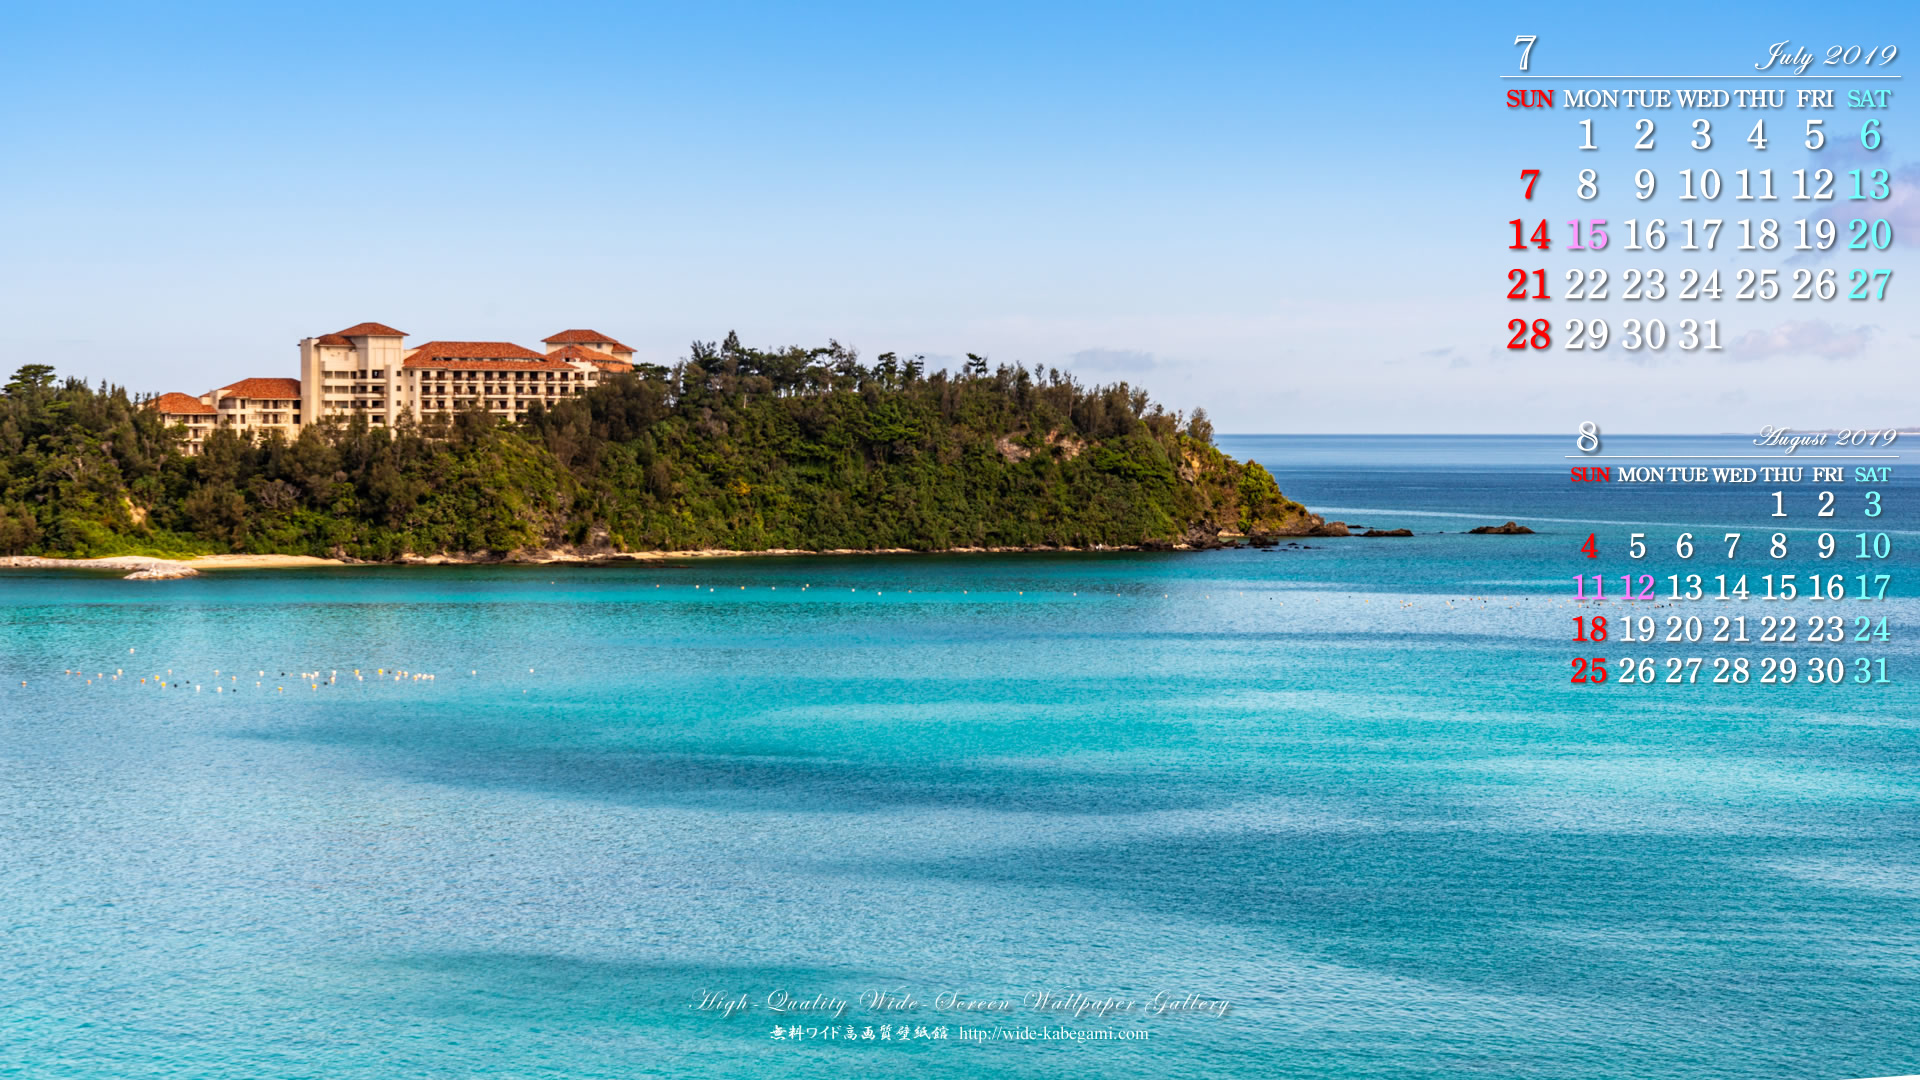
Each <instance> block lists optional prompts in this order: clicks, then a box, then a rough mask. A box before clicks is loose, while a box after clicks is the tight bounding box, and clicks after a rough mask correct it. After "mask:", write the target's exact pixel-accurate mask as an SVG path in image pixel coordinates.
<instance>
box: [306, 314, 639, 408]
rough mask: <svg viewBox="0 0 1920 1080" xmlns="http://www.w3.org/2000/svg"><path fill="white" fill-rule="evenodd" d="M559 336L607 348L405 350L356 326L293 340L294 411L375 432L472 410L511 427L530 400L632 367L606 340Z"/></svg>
mask: <svg viewBox="0 0 1920 1080" xmlns="http://www.w3.org/2000/svg"><path fill="white" fill-rule="evenodd" d="M568 335H572V336H580V337H583V339H584V341H590V342H592V343H596V344H597V345H601V346H611V348H598V349H597V351H598V352H599V353H600V354H601V356H600V358H599V359H595V358H592V357H586V356H574V355H567V356H560V355H556V354H557V353H558V352H560V351H561V350H555V353H548V354H543V353H539V352H535V351H534V350H532V349H529V348H527V347H526V346H524V345H517V344H515V343H513V342H511V341H441V340H435V341H429V342H427V343H425V344H423V345H416V346H414V347H412V348H408V347H407V346H406V345H404V344H403V339H404V338H405V336H406V335H405V334H403V333H402V332H401V331H399V330H395V329H394V328H392V327H390V326H387V325H386V324H384V323H377V322H363V323H360V324H358V325H356V326H351V327H348V328H347V329H345V330H341V331H337V332H335V333H332V334H322V335H319V336H317V337H311V338H307V339H306V340H304V341H302V342H301V343H300V382H301V386H302V388H303V395H302V399H301V406H302V410H303V412H304V413H305V415H307V416H312V417H316V418H324V417H328V416H365V417H366V418H367V420H368V422H369V423H373V424H383V425H392V424H397V423H399V422H400V417H401V416H402V415H403V414H408V413H410V414H412V415H413V416H414V417H415V418H416V419H425V418H427V417H431V416H435V415H441V416H444V415H449V414H452V413H455V412H458V411H460V410H462V409H475V408H477V409H485V410H486V411H488V412H490V413H492V414H494V415H495V416H498V417H500V418H501V419H504V420H520V419H524V418H525V417H526V415H527V410H528V409H529V408H531V407H532V405H533V403H534V402H536V401H537V402H542V403H551V402H553V401H556V400H559V399H560V398H563V397H569V396H572V395H575V394H584V393H586V391H587V389H588V388H589V387H592V386H595V385H597V384H598V383H599V382H600V380H601V379H602V378H603V377H605V376H606V375H609V374H613V373H615V372H619V371H631V370H632V365H631V362H630V360H628V359H627V358H630V357H631V356H632V354H633V350H631V349H629V348H627V347H626V346H625V345H621V344H620V343H619V342H617V341H615V340H613V339H612V338H610V337H608V336H607V335H605V334H602V333H599V332H598V331H593V330H569V331H564V332H563V333H562V334H557V335H555V338H556V339H557V338H560V337H563V336H568ZM552 343H553V341H551V340H550V341H549V342H548V344H552ZM563 344H572V342H571V340H569V341H568V342H565V343H563ZM614 349H617V350H621V351H624V352H625V353H626V357H622V356H621V355H620V353H619V352H615V351H613V350H614Z"/></svg>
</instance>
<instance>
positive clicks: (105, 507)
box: [0, 334, 1319, 560]
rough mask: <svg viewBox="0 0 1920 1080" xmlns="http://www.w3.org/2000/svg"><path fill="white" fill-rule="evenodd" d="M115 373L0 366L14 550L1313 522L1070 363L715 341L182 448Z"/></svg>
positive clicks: (1187, 432)
mask: <svg viewBox="0 0 1920 1080" xmlns="http://www.w3.org/2000/svg"><path fill="white" fill-rule="evenodd" d="M180 447H181V435H180V433H179V432H178V431H177V430H169V429H168V428H166V427H165V426H163V425H162V424H161V423H160V421H159V419H158V417H157V416H156V415H155V414H154V413H153V411H152V410H150V409H147V408H144V407H142V403H141V401H139V400H137V399H135V398H134V397H132V396H131V395H129V394H128V392H127V391H126V390H125V389H124V388H121V387H116V386H108V385H99V386H90V385H88V384H87V383H86V382H84V381H82V380H79V379H74V378H67V379H65V380H61V379H58V378H57V377H56V373H55V371H54V370H53V369H52V368H50V367H48V366H46V365H39V364H33V365H27V366H25V367H22V368H20V369H19V371H18V372H17V373H16V374H15V375H14V377H13V378H12V380H11V381H9V382H8V383H7V384H6V385H5V388H4V391H3V392H0V554H41V555H59V556H72V557H98V556H107V555H124V554H134V553H140V554H157V555H194V554H209V553H219V552H252V553H282V554H298V555H318V556H333V557H347V558H358V559H375V560H391V559H397V558H400V557H403V556H408V555H434V554H454V555H464V556H476V557H509V556H515V555H518V554H524V553H529V552H540V551H551V550H555V549H567V550H571V551H575V552H589V553H590V552H596V551H617V550H628V551H631V550H690V549H703V548H706V549H715V548H717V549H730V550H740V551H763V550H769V549H804V550H839V549H858V550H866V549H891V548H904V549H912V550H940V549H952V548H970V547H1022V548H1028V547H1031V548H1044V547H1075V548H1085V547H1093V546H1101V545H1105V546H1172V545H1176V544H1182V543H1187V544H1206V543H1211V542H1214V541H1215V540H1216V538H1217V537H1218V536H1219V535H1220V534H1222V533H1223V532H1224V533H1229V534H1244V535H1249V536H1254V537H1258V536H1261V535H1263V534H1264V535H1280V534H1295V533H1302V532H1305V531H1307V530H1308V529H1310V528H1312V527H1313V526H1315V525H1317V524H1318V523H1319V519H1318V518H1316V517H1314V516H1312V515H1310V514H1308V513H1307V512H1306V510H1305V509H1304V508H1303V507H1301V506H1300V505H1299V504H1297V503H1294V502H1292V501H1290V500H1288V499H1287V498H1285V497H1284V496H1283V495H1282V494H1281V493H1280V490H1279V488H1278V487H1277V486H1276V485H1275V483H1274V480H1273V477H1272V476H1271V475H1269V474H1268V473H1267V471H1266V470H1265V469H1263V468H1261V467H1260V466H1259V465H1257V464H1253V463H1240V462H1235V461H1233V460H1231V459H1230V458H1228V457H1226V456H1225V455H1223V454H1222V453H1221V452H1220V451H1219V450H1218V449H1216V448H1215V447H1214V446H1213V443H1212V429H1211V426H1210V425H1209V424H1208V422H1207V419H1206V415H1205V413H1204V412H1203V411H1201V410H1198V409H1196V410H1195V411H1194V412H1193V414H1192V415H1191V416H1183V415H1181V414H1179V413H1171V412H1168V411H1166V410H1165V409H1164V408H1162V407H1161V406H1159V405H1156V404H1154V403H1153V402H1152V401H1151V400H1150V399H1149V397H1148V395H1147V393H1146V392H1145V391H1142V390H1139V389H1137V388H1134V387H1131V386H1129V385H1127V384H1125V383H1119V384H1115V385H1107V386H1087V385H1083V384H1081V383H1079V382H1077V381H1076V380H1075V379H1073V378H1072V377H1071V376H1070V375H1066V374H1063V373H1061V372H1059V371H1056V370H1046V371H1041V370H1038V369H1029V368H1026V367H1024V366H1021V365H1002V366H999V367H994V368H991V369H990V367H989V364H988V363H987V361H986V360H985V359H983V358H981V357H977V356H972V355H971V354H970V355H969V358H968V360H967V362H966V364H965V366H964V367H963V368H962V369H961V370H960V371H958V372H947V371H934V372H931V373H929V372H928V371H927V370H926V367H925V362H924V360H923V359H922V358H920V357H910V358H904V359H903V358H901V357H899V356H897V355H895V354H893V353H885V354H882V355H881V356H880V357H878V359H877V360H876V361H875V362H874V363H872V364H863V363H861V361H860V358H859V356H858V354H857V353H855V352H854V351H853V350H852V349H848V348H845V347H843V346H841V345H839V344H837V343H834V344H829V345H827V346H825V347H822V348H814V349H804V348H797V347H796V348H785V349H775V350H759V349H751V348H747V347H744V346H742V345H741V344H740V343H739V342H738V340H737V339H736V338H735V337H734V336H733V335H731V334H730V335H728V337H727V339H726V341H725V342H724V343H704V342H696V343H695V344H694V346H693V348H692V350H691V351H690V354H689V356H688V357H687V358H686V359H685V360H684V361H682V362H680V363H678V364H676V365H674V366H673V367H671V368H667V367H662V366H658V365H643V366H642V367H641V369H640V370H639V371H637V372H635V373H634V374H631V375H620V376H616V377H614V378H612V379H611V380H610V381H609V382H607V383H606V384H604V385H602V386H600V387H597V388H596V389H594V390H593V391H591V392H589V393H587V394H584V395H582V396H580V397H577V398H573V399H569V400H565V401H562V402H560V403H558V404H556V405H554V406H552V407H551V408H538V407H536V409H535V410H534V412H533V413H532V415H530V416H529V417H528V418H527V419H526V420H525V421H524V422H522V423H519V424H507V423H504V422H502V421H500V420H498V419H496V418H495V417H493V416H490V415H489V414H487V413H485V412H481V411H470V412H465V413H460V414H457V415H455V416H453V417H451V418H436V419H432V420H428V421H426V422H422V423H416V422H414V421H412V420H411V419H407V420H405V421H403V422H402V423H401V424H400V425H399V426H397V427H395V428H393V429H390V430H389V429H386V428H382V427H375V426H369V425H368V424H367V423H365V422H364V421H363V420H359V419H355V420H353V421H351V422H348V423H332V422H329V423H323V424H317V425H312V426H309V427H307V428H305V429H304V430H302V431H301V433H300V435H299V436H298V437H297V438H295V439H293V440H292V441H286V440H284V439H281V438H280V437H278V436H277V435H275V436H270V437H268V438H267V439H265V440H263V441H261V442H259V443H258V444H255V443H254V442H252V441H250V440H249V439H247V438H245V437H243V436H240V435H237V434H235V433H234V432H232V431H230V430H225V429H220V430H216V431H214V432H213V433H212V434H211V435H210V436H209V437H208V438H207V439H206V443H205V447H204V450H203V452H202V453H200V454H198V455H194V456H189V455H187V454H185V453H183V452H182V451H181V449H180Z"/></svg>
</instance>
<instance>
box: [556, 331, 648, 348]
mask: <svg viewBox="0 0 1920 1080" xmlns="http://www.w3.org/2000/svg"><path fill="white" fill-rule="evenodd" d="M541 340H542V341H544V342H545V343H546V344H548V345H585V344H587V343H589V342H604V343H605V344H608V345H611V346H613V347H614V348H616V349H619V350H620V351H621V352H632V351H633V349H632V348H631V347H630V346H627V345H622V344H620V343H619V342H618V341H615V340H614V339H613V338H612V337H611V336H609V335H607V334H603V333H601V332H600V331H598V330H562V331H560V332H559V333H557V334H555V335H553V336H552V337H550V338H542V339H541Z"/></svg>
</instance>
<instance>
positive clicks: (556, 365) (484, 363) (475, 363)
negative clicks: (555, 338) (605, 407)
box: [400, 356, 573, 371]
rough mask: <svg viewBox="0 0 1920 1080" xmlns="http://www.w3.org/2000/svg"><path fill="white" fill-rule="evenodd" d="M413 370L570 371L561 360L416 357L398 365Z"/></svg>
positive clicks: (569, 367) (568, 366)
mask: <svg viewBox="0 0 1920 1080" xmlns="http://www.w3.org/2000/svg"><path fill="white" fill-rule="evenodd" d="M400 366H401V367H405V368H411V369H413V370H416V371H418V370H422V369H424V370H431V371H572V370H573V368H572V367H571V366H570V365H569V364H567V363H566V362H565V361H563V360H545V359H542V360H455V359H445V360H442V359H434V360H426V359H422V358H420V357H418V356H415V357H412V358H410V359H408V360H407V361H406V362H404V363H403V364H401V365H400Z"/></svg>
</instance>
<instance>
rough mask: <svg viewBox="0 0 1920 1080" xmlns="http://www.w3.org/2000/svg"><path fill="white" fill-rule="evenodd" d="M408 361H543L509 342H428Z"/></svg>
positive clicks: (531, 351)
mask: <svg viewBox="0 0 1920 1080" xmlns="http://www.w3.org/2000/svg"><path fill="white" fill-rule="evenodd" d="M407 359H408V360H410V361H411V360H545V359H546V357H545V356H542V355H541V354H539V353H537V352H534V351H533V350H532V349H529V348H527V347H526V346H524V345H515V344H514V343H513V342H511V341H429V342H427V343H426V344H425V345H421V346H419V347H417V348H415V349H414V350H413V351H412V352H411V353H409V354H407Z"/></svg>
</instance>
